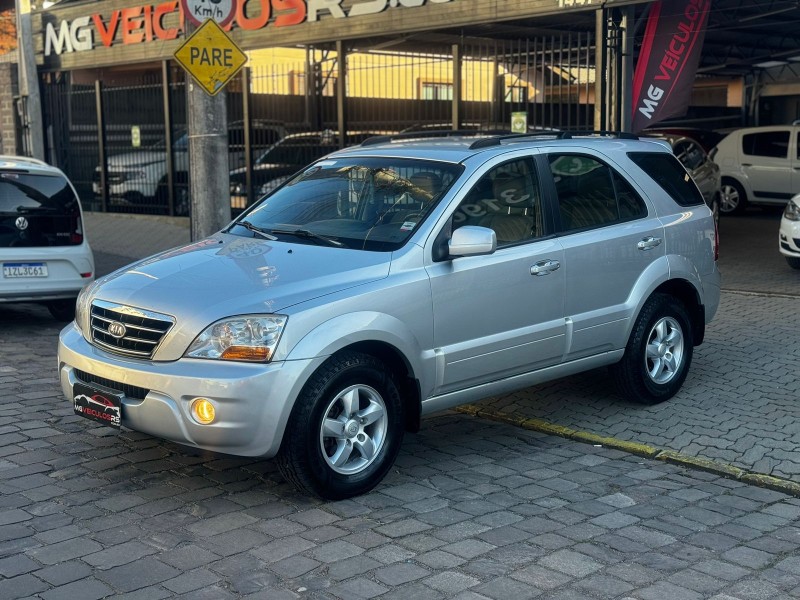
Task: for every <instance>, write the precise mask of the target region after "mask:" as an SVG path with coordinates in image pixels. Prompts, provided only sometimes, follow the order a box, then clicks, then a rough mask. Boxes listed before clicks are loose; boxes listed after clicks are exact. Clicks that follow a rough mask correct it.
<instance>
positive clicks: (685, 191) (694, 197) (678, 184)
mask: <svg viewBox="0 0 800 600" xmlns="http://www.w3.org/2000/svg"><path fill="white" fill-rule="evenodd" d="M628 158H630V159H631V160H632V161H633V162H634V163H635V164H636V166H638V167H639V168H640V169H641V170H642V171H644V172H645V173H647V174H648V175H649V176H650V177H652V178H653V180H654V181H655V182H656V183H657V184H658V185H660V186H661V189H663V190H664V191H665V192H667V193H668V194H669V195H670V196H671V197H672V199H673V200H675V202H677V203H678V204H680V205H681V206H696V205H698V204H703V202H704V200H703V195H702V194H701V193H700V190H699V189H697V185H695V183H694V180H692V178H691V176H690V175H689V173H687V172H686V169H684V168H683V165H681V163H680V162H678V159H677V158H675V157H674V156H672V155H671V154H666V153H663V152H628Z"/></svg>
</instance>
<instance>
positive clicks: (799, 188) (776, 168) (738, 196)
mask: <svg viewBox="0 0 800 600" xmlns="http://www.w3.org/2000/svg"><path fill="white" fill-rule="evenodd" d="M711 158H712V160H713V161H714V162H715V163H717V164H718V165H719V167H720V171H721V175H722V197H721V203H720V207H719V210H720V213H722V214H741V213H743V212H744V210H745V209H746V208H747V205H748V204H772V205H779V206H780V205H783V204H784V203H785V202H786V201H787V200H789V199H790V198H791V197H792V196H794V195H795V194H798V193H800V125H797V124H794V125H770V126H767V127H749V128H746V129H738V130H736V131H734V132H732V133H730V134H729V135H728V136H727V137H725V138H724V139H723V140H722V141H720V143H719V144H717V147H716V148H715V149H714V150H712V151H711Z"/></svg>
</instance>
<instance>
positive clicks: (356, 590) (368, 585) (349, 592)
mask: <svg viewBox="0 0 800 600" xmlns="http://www.w3.org/2000/svg"><path fill="white" fill-rule="evenodd" d="M388 590H389V588H387V587H385V586H382V585H380V584H379V583H375V582H374V581H370V580H369V579H363V578H357V579H351V580H350V581H346V582H344V583H340V584H339V585H337V586H334V587H332V588H331V590H330V591H331V593H333V594H335V595H336V596H338V597H339V598H343V599H347V600H349V599H350V598H374V597H375V596H380V595H381V594H383V593H385V592H387V591H388Z"/></svg>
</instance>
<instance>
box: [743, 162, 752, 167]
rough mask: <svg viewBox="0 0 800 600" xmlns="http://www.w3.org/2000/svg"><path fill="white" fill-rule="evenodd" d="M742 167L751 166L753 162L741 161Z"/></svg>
mask: <svg viewBox="0 0 800 600" xmlns="http://www.w3.org/2000/svg"><path fill="white" fill-rule="evenodd" d="M742 166H743V167H752V166H753V163H742Z"/></svg>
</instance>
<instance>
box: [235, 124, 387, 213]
mask: <svg viewBox="0 0 800 600" xmlns="http://www.w3.org/2000/svg"><path fill="white" fill-rule="evenodd" d="M380 133H382V132H372V131H356V132H349V133H348V134H347V145H348V146H356V145H358V144H360V143H361V142H363V141H364V140H366V139H367V138H370V137H372V136H375V135H380ZM335 150H339V134H338V133H337V132H335V131H314V132H307V133H295V134H292V135H287V136H286V137H285V138H283V139H282V140H280V141H279V142H277V143H276V144H273V145H272V146H270V147H269V148H268V149H267V150H266V151H265V152H264V153H263V154H262V155H261V156H259V157H258V158H257V159H256V161H255V163H254V165H253V178H252V190H253V193H252V199H253V201H255V200H258V199H259V198H261V197H262V196H264V195H265V194H268V193H269V192H271V191H272V190H274V189H275V188H277V187H278V186H280V185H281V184H282V183H283V182H284V181H286V180H287V179H289V177H291V176H292V175H294V174H295V173H297V171H299V170H300V169H302V168H303V167H305V166H306V165H308V164H309V163H312V162H314V161H315V160H317V159H319V158H322V157H323V156H325V155H326V154H330V153H331V152H334V151H335ZM246 175H247V173H246V169H245V168H239V169H234V170H233V171H231V173H230V180H231V209H232V210H233V213H234V214H238V213H239V212H241V211H242V210H244V209H245V208H247V206H248V194H247V187H246V186H247V183H246Z"/></svg>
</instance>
